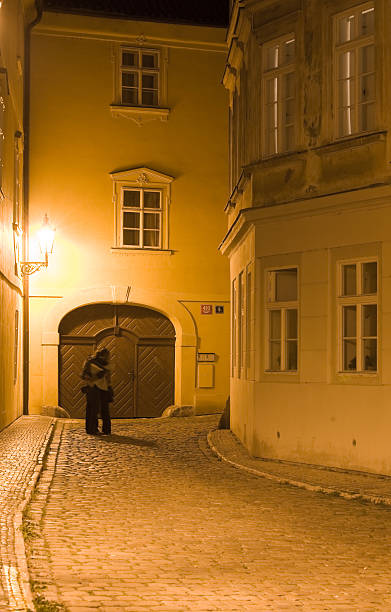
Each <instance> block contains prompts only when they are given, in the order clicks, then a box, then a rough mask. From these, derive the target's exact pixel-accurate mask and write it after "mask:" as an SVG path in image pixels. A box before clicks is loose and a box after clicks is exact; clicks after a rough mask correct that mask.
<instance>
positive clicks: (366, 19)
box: [335, 4, 375, 137]
mask: <svg viewBox="0 0 391 612" xmlns="http://www.w3.org/2000/svg"><path fill="white" fill-rule="evenodd" d="M374 31H375V9H374V7H373V5H372V4H366V5H364V6H361V7H358V8H355V9H353V10H351V11H349V12H348V13H344V14H343V15H339V16H337V17H336V34H335V39H336V40H335V67H336V77H337V82H336V120H337V135H338V136H339V137H341V136H349V135H350V134H354V133H357V132H366V131H369V130H373V129H374V127H375V44H374Z"/></svg>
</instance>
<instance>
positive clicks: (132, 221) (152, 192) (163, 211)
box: [111, 168, 173, 252]
mask: <svg viewBox="0 0 391 612" xmlns="http://www.w3.org/2000/svg"><path fill="white" fill-rule="evenodd" d="M111 178H112V179H113V187H114V198H113V201H114V211H115V243H114V247H113V249H114V250H115V249H139V250H141V249H147V250H149V251H156V252H157V251H160V250H161V251H167V250H168V249H169V244H168V243H169V203H170V184H171V182H172V181H173V178H172V177H171V176H167V175H165V174H162V173H160V172H157V171H156V170H152V169H150V168H133V169H131V170H123V171H120V172H112V173H111Z"/></svg>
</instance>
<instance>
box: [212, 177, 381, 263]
mask: <svg viewBox="0 0 391 612" xmlns="http://www.w3.org/2000/svg"><path fill="white" fill-rule="evenodd" d="M352 198H354V200H352ZM387 207H388V208H389V207H391V185H390V184H379V185H367V186H365V187H362V188H359V189H354V190H350V191H345V192H339V193H330V194H324V195H320V196H315V197H314V196H312V197H308V198H301V199H298V200H293V201H289V202H282V203H280V204H274V205H272V206H254V207H251V208H243V209H242V210H241V211H240V212H239V213H238V215H237V217H236V218H235V220H234V222H233V223H232V225H231V227H230V228H229V230H228V232H227V233H226V235H225V236H224V238H223V240H222V242H221V244H220V245H219V247H218V248H219V250H220V251H221V253H222V254H223V255H230V253H231V252H232V251H233V250H234V249H235V247H236V246H237V244H238V243H239V242H240V241H241V240H242V238H243V236H244V235H245V233H246V232H247V231H248V229H249V228H250V227H251V226H255V225H257V224H266V223H276V222H278V221H282V220H283V221H286V220H291V219H299V218H303V217H309V216H311V217H316V216H320V215H335V214H337V213H338V214H340V213H349V212H350V213H354V212H361V211H364V210H369V209H371V210H373V209H374V208H376V209H379V208H387Z"/></svg>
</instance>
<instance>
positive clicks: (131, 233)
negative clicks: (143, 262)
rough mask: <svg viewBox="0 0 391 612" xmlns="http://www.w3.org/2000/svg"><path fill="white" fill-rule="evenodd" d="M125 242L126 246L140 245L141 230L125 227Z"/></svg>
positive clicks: (123, 234)
mask: <svg viewBox="0 0 391 612" xmlns="http://www.w3.org/2000/svg"><path fill="white" fill-rule="evenodd" d="M122 236H123V244H124V245H126V246H139V245H140V232H139V231H137V230H129V229H124V230H123V232H122Z"/></svg>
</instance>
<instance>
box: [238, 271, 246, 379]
mask: <svg viewBox="0 0 391 612" xmlns="http://www.w3.org/2000/svg"><path fill="white" fill-rule="evenodd" d="M244 295H245V294H244V279H243V272H240V274H239V277H238V375H239V376H240V371H241V368H242V366H243V365H244V363H243V357H244V325H245V317H244V312H245V311H244Z"/></svg>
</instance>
